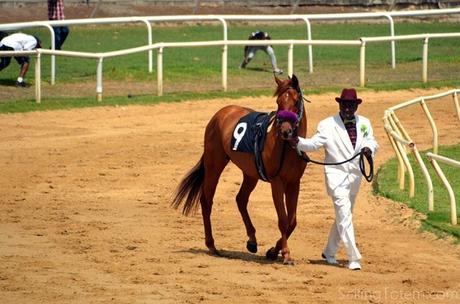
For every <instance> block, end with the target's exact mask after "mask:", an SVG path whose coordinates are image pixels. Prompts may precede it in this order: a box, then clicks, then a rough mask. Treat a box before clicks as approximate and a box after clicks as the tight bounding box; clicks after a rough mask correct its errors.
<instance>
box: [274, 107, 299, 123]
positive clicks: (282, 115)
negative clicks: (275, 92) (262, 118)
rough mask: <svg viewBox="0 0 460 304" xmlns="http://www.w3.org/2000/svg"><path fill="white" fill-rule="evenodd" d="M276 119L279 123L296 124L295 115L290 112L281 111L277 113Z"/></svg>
mask: <svg viewBox="0 0 460 304" xmlns="http://www.w3.org/2000/svg"><path fill="white" fill-rule="evenodd" d="M276 117H277V118H278V119H279V120H281V121H290V122H297V114H296V113H294V112H291V111H286V110H281V111H278V114H277V115H276Z"/></svg>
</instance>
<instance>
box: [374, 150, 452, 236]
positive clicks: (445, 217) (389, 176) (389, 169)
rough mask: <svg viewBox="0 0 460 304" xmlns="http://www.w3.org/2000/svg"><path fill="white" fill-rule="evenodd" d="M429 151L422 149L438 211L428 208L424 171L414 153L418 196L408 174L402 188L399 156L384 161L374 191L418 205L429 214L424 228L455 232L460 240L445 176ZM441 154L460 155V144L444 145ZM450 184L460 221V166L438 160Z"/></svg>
mask: <svg viewBox="0 0 460 304" xmlns="http://www.w3.org/2000/svg"><path fill="white" fill-rule="evenodd" d="M426 152H429V151H425V152H422V157H423V160H424V162H425V164H426V166H427V168H428V170H429V172H430V176H431V178H432V181H433V192H434V211H432V212H429V211H428V198H427V187H426V183H425V179H424V177H423V174H422V172H421V170H420V168H419V166H418V165H417V164H416V162H415V159H414V157H412V156H411V157H410V158H409V159H410V161H411V164H412V167H413V169H414V176H415V196H414V197H413V198H409V193H408V190H407V188H408V178H407V174H406V190H400V189H399V185H398V179H397V169H398V164H397V160H396V159H391V160H390V161H388V162H387V163H386V164H384V165H383V166H382V167H381V168H380V170H379V172H378V174H377V178H376V182H375V183H374V191H375V192H376V193H377V194H379V195H382V196H384V197H387V198H389V199H391V200H394V201H397V202H402V203H404V204H406V205H407V206H409V207H410V208H413V209H415V210H416V211H417V212H420V213H423V214H426V219H424V220H423V225H422V227H423V228H424V229H427V230H430V231H433V232H435V233H439V234H440V235H442V234H443V233H447V234H450V235H453V236H454V237H455V238H456V239H457V241H460V225H456V226H452V225H451V224H450V200H449V195H448V193H447V190H446V189H445V188H444V185H443V184H442V182H441V180H440V179H439V178H438V177H437V175H436V173H435V171H434V170H433V169H432V166H431V164H430V163H429V161H428V159H427V158H426V156H425V154H426ZM438 154H440V155H443V156H446V157H449V158H451V159H455V160H459V159H460V145H453V146H447V147H441V148H440V149H439V152H438ZM438 163H439V165H440V167H441V169H442V170H443V172H444V174H445V175H446V177H447V179H448V180H449V183H450V185H451V186H452V189H453V191H454V193H455V198H456V201H457V220H458V222H459V223H460V217H459V216H460V169H459V168H455V167H453V166H449V165H445V164H442V163H440V162H438Z"/></svg>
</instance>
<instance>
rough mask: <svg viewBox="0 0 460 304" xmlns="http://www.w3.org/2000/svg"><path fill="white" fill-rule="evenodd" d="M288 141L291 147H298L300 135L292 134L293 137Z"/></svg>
mask: <svg viewBox="0 0 460 304" xmlns="http://www.w3.org/2000/svg"><path fill="white" fill-rule="evenodd" d="M287 142H288V143H289V145H290V146H291V148H294V149H295V148H297V144H298V143H299V137H298V136H297V135H294V136H292V137H291V138H289V139H287Z"/></svg>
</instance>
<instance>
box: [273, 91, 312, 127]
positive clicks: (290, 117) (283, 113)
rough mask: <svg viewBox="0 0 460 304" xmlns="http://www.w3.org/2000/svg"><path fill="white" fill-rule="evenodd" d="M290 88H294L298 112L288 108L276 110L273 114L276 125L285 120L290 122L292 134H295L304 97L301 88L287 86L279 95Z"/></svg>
mask: <svg viewBox="0 0 460 304" xmlns="http://www.w3.org/2000/svg"><path fill="white" fill-rule="evenodd" d="M291 88H292V89H294V90H296V92H297V100H296V108H297V109H298V112H297V113H296V112H292V111H288V110H277V111H276V115H275V120H276V126H277V127H279V126H281V124H282V123H283V122H286V121H288V122H290V123H291V126H292V131H293V134H294V135H297V128H298V127H299V125H300V122H301V120H302V117H303V111H304V100H306V99H305V98H304V97H303V94H302V90H301V89H300V87H297V88H294V87H288V88H287V89H286V90H285V91H283V92H282V93H281V94H280V95H282V94H284V92H286V91H287V90H289V89H291ZM306 101H308V100H306ZM278 129H279V128H278Z"/></svg>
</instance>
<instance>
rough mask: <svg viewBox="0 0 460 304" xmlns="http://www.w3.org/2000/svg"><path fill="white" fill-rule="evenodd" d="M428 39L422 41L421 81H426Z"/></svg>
mask: <svg viewBox="0 0 460 304" xmlns="http://www.w3.org/2000/svg"><path fill="white" fill-rule="evenodd" d="M428 39H429V38H428V37H425V39H424V40H423V56H422V57H423V67H422V81H423V83H426V82H427V81H428Z"/></svg>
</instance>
